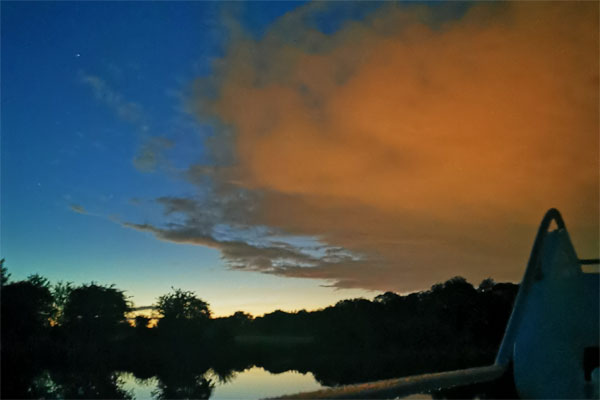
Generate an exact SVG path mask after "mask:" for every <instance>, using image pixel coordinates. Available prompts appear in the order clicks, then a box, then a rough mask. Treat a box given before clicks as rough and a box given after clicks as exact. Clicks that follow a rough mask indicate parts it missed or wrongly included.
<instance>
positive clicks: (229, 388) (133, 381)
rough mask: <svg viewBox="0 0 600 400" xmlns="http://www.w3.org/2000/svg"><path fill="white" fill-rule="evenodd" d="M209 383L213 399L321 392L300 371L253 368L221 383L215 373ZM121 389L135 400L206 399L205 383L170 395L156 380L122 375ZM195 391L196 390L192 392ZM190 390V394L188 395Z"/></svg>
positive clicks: (312, 378)
mask: <svg viewBox="0 0 600 400" xmlns="http://www.w3.org/2000/svg"><path fill="white" fill-rule="evenodd" d="M208 375H210V376H211V378H209V379H208V380H207V382H214V383H213V386H212V390H211V393H210V399H214V400H226V399H240V400H252V399H261V398H265V397H274V396H279V395H282V394H286V393H297V392H304V391H311V390H317V389H320V388H322V387H323V386H322V385H320V384H319V383H318V382H317V381H316V379H315V378H314V376H313V375H312V374H311V373H305V374H302V373H300V372H297V371H287V372H283V373H279V374H273V373H270V372H268V371H266V370H265V369H264V368H261V367H252V368H249V369H247V370H244V371H241V372H237V373H235V375H233V376H232V377H230V378H229V379H228V380H225V381H220V380H219V378H218V377H217V376H215V375H214V373H213V372H212V371H210V372H209V374H208ZM119 379H120V381H121V384H120V388H121V389H122V390H124V391H126V392H129V393H131V394H132V396H133V397H134V398H135V399H149V398H205V397H200V396H199V395H205V394H206V393H204V392H202V388H203V387H204V386H203V384H202V383H200V384H199V385H198V384H197V383H196V384H194V383H192V384H188V385H187V386H185V385H180V386H178V387H179V388H184V390H179V391H176V392H175V393H169V392H168V391H165V385H164V384H163V383H162V382H161V381H160V380H158V379H157V378H148V379H139V378H136V377H135V376H134V375H133V374H131V373H129V372H122V373H120V374H119ZM192 388H196V389H192ZM186 390H187V391H186ZM171 395H173V396H172V397H171Z"/></svg>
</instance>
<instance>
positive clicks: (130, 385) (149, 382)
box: [119, 372, 158, 399]
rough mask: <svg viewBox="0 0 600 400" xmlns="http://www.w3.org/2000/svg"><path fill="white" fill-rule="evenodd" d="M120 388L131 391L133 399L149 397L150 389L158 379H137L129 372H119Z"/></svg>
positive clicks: (154, 387)
mask: <svg viewBox="0 0 600 400" xmlns="http://www.w3.org/2000/svg"><path fill="white" fill-rule="evenodd" d="M119 381H120V382H121V384H120V385H119V386H120V387H121V389H123V390H126V391H127V392H129V393H131V394H132V395H133V397H134V398H135V399H151V398H152V391H153V390H156V387H157V386H158V379H156V378H149V379H137V378H136V377H135V376H134V375H133V374H132V373H131V372H121V373H119Z"/></svg>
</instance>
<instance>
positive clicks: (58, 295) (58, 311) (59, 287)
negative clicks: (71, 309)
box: [52, 281, 73, 324]
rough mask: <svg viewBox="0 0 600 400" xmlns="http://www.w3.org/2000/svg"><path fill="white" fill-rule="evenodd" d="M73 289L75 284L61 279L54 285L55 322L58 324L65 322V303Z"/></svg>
mask: <svg viewBox="0 0 600 400" xmlns="http://www.w3.org/2000/svg"><path fill="white" fill-rule="evenodd" d="M72 291H73V284H72V283H71V282H63V281H59V282H57V283H55V284H54V285H53V286H52V297H53V298H54V308H55V315H54V322H56V323H57V324H63V323H64V321H63V316H64V311H65V305H66V304H67V300H68V299H69V296H70V295H71V292H72Z"/></svg>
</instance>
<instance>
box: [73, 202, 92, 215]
mask: <svg viewBox="0 0 600 400" xmlns="http://www.w3.org/2000/svg"><path fill="white" fill-rule="evenodd" d="M69 208H70V209H71V211H73V212H76V213H78V214H84V215H87V214H88V212H87V211H86V209H85V208H83V206H81V205H79V204H69Z"/></svg>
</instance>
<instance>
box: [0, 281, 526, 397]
mask: <svg viewBox="0 0 600 400" xmlns="http://www.w3.org/2000/svg"><path fill="white" fill-rule="evenodd" d="M0 272H1V273H2V277H3V278H4V277H6V276H7V274H6V271H5V270H4V269H3V270H1V271H0ZM0 284H1V285H2V290H1V291H0V294H1V302H0V303H1V307H2V325H1V328H2V348H1V350H2V354H1V361H2V386H1V395H2V396H1V397H2V398H22V397H29V398H32V397H37V398H40V397H43V398H53V397H66V398H115V399H117V398H121V399H124V398H130V397H131V394H130V393H128V392H127V391H125V390H123V389H122V388H121V387H122V386H121V385H120V382H119V379H118V375H117V373H116V372H115V371H128V372H131V373H132V374H133V375H134V376H135V377H136V378H138V379H148V378H151V377H156V378H157V379H158V381H159V383H158V389H157V391H156V393H155V396H156V397H158V398H208V397H209V396H210V395H211V393H212V390H213V388H214V386H215V384H214V382H215V381H220V382H228V381H230V380H232V379H233V378H234V376H235V373H236V371H243V370H245V369H247V368H249V367H252V366H254V365H255V366H258V367H263V368H264V369H265V370H267V371H269V372H272V373H280V372H285V371H289V370H296V371H299V372H301V373H306V372H312V373H313V375H314V376H315V378H316V379H317V381H318V382H319V383H321V384H322V385H325V386H333V385H340V384H351V383H358V382H365V381H372V380H379V379H386V378H393V377H400V376H407V375H412V374H419V373H425V372H437V371H444V370H453V369H459V368H466V367H473V366H477V365H485V364H488V363H491V362H492V361H493V358H494V355H495V352H496V349H497V346H498V344H499V342H500V340H501V337H502V333H503V330H504V324H505V323H506V320H507V319H508V316H509V314H510V309H511V303H512V300H513V299H514V295H515V294H516V289H517V287H516V286H515V285H512V284H495V283H494V282H493V281H491V280H486V281H484V282H482V284H481V285H480V286H479V288H474V287H473V286H472V285H471V284H469V283H468V282H466V281H465V280H464V279H462V278H453V279H451V280H449V281H447V282H445V283H443V284H437V285H434V286H433V287H432V288H431V290H429V291H425V292H420V293H413V294H410V295H407V296H400V295H397V294H395V293H391V292H388V293H385V294H382V295H380V296H377V297H376V298H375V299H374V300H373V301H369V300H365V299H354V300H344V301H341V302H339V303H338V304H336V305H335V306H331V307H327V308H325V309H323V310H318V311H314V312H306V311H300V312H296V313H287V312H283V311H275V312H273V313H270V314H267V315H265V316H262V317H258V318H252V317H251V316H249V315H247V314H244V313H236V314H235V315H233V316H231V317H228V318H216V319H213V318H211V317H210V315H211V314H210V309H209V307H208V304H207V303H205V302H204V301H202V300H200V299H198V298H196V297H195V295H194V294H193V293H192V292H185V291H181V290H174V292H173V293H172V294H168V295H165V296H162V297H160V298H159V301H158V304H157V309H158V311H159V313H160V315H161V316H162V319H161V320H160V321H159V323H158V324H157V326H156V327H154V328H150V327H149V325H148V321H147V319H146V318H143V317H139V318H137V320H136V324H135V327H133V326H130V325H129V324H127V322H126V318H125V315H126V312H127V311H128V310H130V304H129V303H128V302H127V300H126V298H125V296H124V294H123V291H121V290H119V289H116V288H114V287H112V286H101V285H97V284H89V285H82V286H79V287H71V286H69V285H66V284H63V285H62V286H60V285H59V286H56V285H55V287H54V288H53V289H52V288H51V287H50V285H49V282H48V281H47V280H46V279H44V278H42V277H40V276H31V277H30V278H29V279H28V280H26V281H20V282H14V283H8V282H7V281H6V280H5V279H2V280H0ZM50 321H52V324H51V323H50ZM236 338H237V339H240V338H241V339H244V338H245V340H236ZM248 338H250V339H252V340H247V339H248ZM44 371H50V372H44ZM480 389H481V388H477V391H478V392H477V393H481V390H480ZM457 390H458V389H457ZM465 390H466V389H465V388H462V389H460V390H458V391H457V392H456V393H459V396H460V397H472V396H473V395H472V394H469V393H471V392H469V391H465ZM468 390H471V391H473V390H475V389H474V388H470V389H468ZM482 390H483V389H482ZM485 390H487V389H485ZM485 390H484V391H485ZM452 393H454V392H444V393H438V394H436V396H438V395H439V396H451V395H452ZM473 393H475V392H473ZM480 397H485V396H483V395H480Z"/></svg>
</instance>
